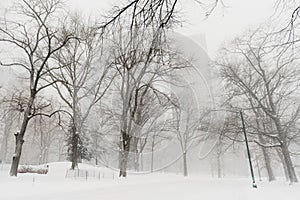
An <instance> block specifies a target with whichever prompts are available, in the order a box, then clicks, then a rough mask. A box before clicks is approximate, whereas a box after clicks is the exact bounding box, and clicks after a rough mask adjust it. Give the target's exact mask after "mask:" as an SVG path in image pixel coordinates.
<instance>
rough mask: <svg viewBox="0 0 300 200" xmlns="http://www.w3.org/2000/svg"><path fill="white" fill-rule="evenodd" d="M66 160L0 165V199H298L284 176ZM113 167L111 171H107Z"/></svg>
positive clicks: (297, 187) (295, 188) (296, 190)
mask: <svg viewBox="0 0 300 200" xmlns="http://www.w3.org/2000/svg"><path fill="white" fill-rule="evenodd" d="M69 167H70V163H51V164H50V168H49V173H48V174H47V175H36V174H19V175H18V177H17V178H11V177H9V176H8V166H2V167H1V166H0V200H14V199H18V200H19V199H22V200H93V199H101V200H141V199H142V200H169V199H170V200H221V199H222V200H247V199H249V200H250V199H253V200H268V199H271V200H299V199H300V184H295V185H289V184H288V183H286V182H284V181H280V180H278V181H275V182H273V183H268V182H266V181H265V182H264V181H262V182H258V189H252V188H251V181H250V180H249V179H245V178H224V179H214V178H208V177H201V176H192V177H189V178H184V177H182V176H180V175H173V174H160V173H157V174H151V175H129V177H128V178H118V177H117V176H116V175H117V172H113V171H111V170H108V169H104V168H96V167H92V166H88V165H80V166H79V167H80V168H81V169H85V170H89V173H91V172H95V174H97V173H98V172H100V174H101V176H98V175H95V177H92V178H91V177H88V179H86V178H85V177H82V178H74V177H73V178H72V177H69V178H66V172H67V169H68V168H69ZM113 173H115V174H114V175H113Z"/></svg>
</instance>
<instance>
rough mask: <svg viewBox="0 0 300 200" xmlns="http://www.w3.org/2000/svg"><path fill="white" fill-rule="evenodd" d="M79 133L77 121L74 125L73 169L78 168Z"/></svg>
mask: <svg viewBox="0 0 300 200" xmlns="http://www.w3.org/2000/svg"><path fill="white" fill-rule="evenodd" d="M78 136H79V135H78V134H77V131H76V125H75V123H74V124H73V126H72V155H71V161H72V165H71V170H74V169H75V168H78Z"/></svg>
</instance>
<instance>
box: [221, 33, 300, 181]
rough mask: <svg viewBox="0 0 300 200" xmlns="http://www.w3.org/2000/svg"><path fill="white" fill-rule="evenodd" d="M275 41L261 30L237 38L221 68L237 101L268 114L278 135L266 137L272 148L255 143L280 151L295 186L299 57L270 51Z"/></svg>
mask: <svg viewBox="0 0 300 200" xmlns="http://www.w3.org/2000/svg"><path fill="white" fill-rule="evenodd" d="M274 40H275V41H276V38H274V37H273V35H272V34H267V33H264V32H263V31H261V30H256V31H254V32H253V33H251V34H250V36H249V37H246V38H245V37H244V38H237V39H236V40H234V42H233V47H232V48H229V49H225V50H224V51H223V53H224V54H222V58H221V59H220V60H219V61H220V62H219V61H218V62H217V65H219V66H220V69H221V73H222V76H223V77H224V79H225V80H226V81H227V83H228V85H227V86H228V89H230V90H231V91H233V93H235V94H236V95H235V97H236V100H238V101H240V102H241V97H243V98H244V99H246V100H247V99H248V100H249V99H250V100H251V103H252V108H256V110H254V111H257V110H259V111H260V112H262V113H264V115H265V116H267V117H268V118H269V119H270V122H271V124H272V125H274V129H275V130H276V132H275V134H274V132H267V133H266V132H265V134H264V137H265V138H267V140H266V141H269V143H271V144H269V145H266V144H262V143H260V142H259V141H255V142H256V143H257V144H259V145H260V146H262V147H266V148H271V147H280V150H281V152H282V155H283V157H284V162H285V165H286V167H287V169H288V177H289V180H290V182H291V183H293V182H297V181H298V180H297V176H296V173H295V169H294V166H293V162H292V159H291V155H290V151H289V144H290V143H291V142H292V141H291V140H290V138H293V134H295V133H293V131H291V127H293V126H294V125H295V123H296V121H297V120H298V114H299V106H298V105H297V104H295V100H296V99H295V96H293V95H295V94H296V91H297V89H298V75H299V73H298V71H297V69H295V68H293V64H295V63H297V60H298V57H296V56H294V54H293V53H291V52H290V51H289V50H288V48H287V47H282V46H277V47H270V46H271V45H269V44H270V43H272V42H273V41H274ZM233 58H234V59H233ZM244 102H245V101H244ZM248 105H249V101H248ZM239 106H240V107H241V106H245V105H239ZM248 107H250V106H248ZM288 116H290V117H288ZM258 133H261V132H260V131H259V132H258ZM261 141H262V140H261Z"/></svg>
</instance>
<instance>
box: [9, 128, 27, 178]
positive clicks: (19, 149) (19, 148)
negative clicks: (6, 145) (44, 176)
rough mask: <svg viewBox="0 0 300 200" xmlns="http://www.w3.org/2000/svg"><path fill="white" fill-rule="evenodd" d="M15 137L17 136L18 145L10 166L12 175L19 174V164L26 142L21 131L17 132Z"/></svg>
mask: <svg viewBox="0 0 300 200" xmlns="http://www.w3.org/2000/svg"><path fill="white" fill-rule="evenodd" d="M15 138H16V147H15V153H14V155H13V161H12V164H11V168H10V175H11V176H17V174H18V166H19V162H20V158H21V153H22V147H23V143H24V139H23V135H21V134H20V133H17V134H15Z"/></svg>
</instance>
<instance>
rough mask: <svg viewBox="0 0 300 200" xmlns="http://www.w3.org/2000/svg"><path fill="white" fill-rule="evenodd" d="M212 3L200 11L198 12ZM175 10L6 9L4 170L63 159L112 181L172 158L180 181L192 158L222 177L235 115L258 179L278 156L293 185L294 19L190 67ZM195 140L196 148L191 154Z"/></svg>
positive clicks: (234, 135) (25, 5) (29, 2)
mask: <svg viewBox="0 0 300 200" xmlns="http://www.w3.org/2000/svg"><path fill="white" fill-rule="evenodd" d="M219 4H220V1H216V2H213V3H212V4H209V5H208V6H206V7H205V8H206V9H207V12H206V13H207V17H208V16H209V15H211V14H212V12H213V10H214V8H216V6H218V5H219ZM200 5H202V4H200ZM221 5H223V2H222V3H221ZM177 6H178V2H177V1H176V0H175V1H171V0H143V1H142V0H135V1H130V2H129V3H128V4H124V5H121V6H117V7H114V8H113V9H112V10H111V12H109V13H108V14H107V16H105V17H102V18H100V19H98V20H95V21H93V20H87V19H84V18H83V17H82V16H81V15H80V14H78V13H71V12H68V11H66V8H65V7H64V4H63V2H61V1H59V0H48V1H43V2H40V1H34V0H23V1H21V2H18V3H16V4H14V6H13V7H11V8H9V9H7V10H6V11H5V15H4V17H2V18H1V21H0V44H1V58H0V64H1V67H2V68H4V69H10V70H11V71H12V72H13V74H14V75H13V77H14V78H15V80H16V81H15V82H14V83H13V84H9V85H3V87H2V88H1V89H0V90H1V109H2V111H3V112H2V124H3V128H2V130H1V133H0V134H1V136H2V137H1V138H2V139H1V155H0V156H1V157H0V159H1V161H2V162H12V163H11V169H10V175H11V176H17V173H18V167H19V164H20V162H21V163H23V164H25V163H26V162H31V163H34V164H37V163H39V164H42V163H47V162H49V161H50V160H51V161H54V160H55V161H62V160H65V159H68V160H69V161H71V164H70V168H71V170H74V169H77V168H78V163H79V162H90V163H94V164H96V165H104V166H107V167H113V168H117V169H118V170H119V176H121V177H126V176H127V175H128V171H131V172H132V171H136V172H154V171H156V170H165V169H166V168H168V167H170V166H171V165H172V163H174V162H176V161H178V160H182V165H181V169H182V171H183V174H184V176H187V175H188V166H189V165H188V160H189V158H190V157H194V158H196V159H197V160H198V161H199V160H203V159H208V160H209V162H210V163H211V166H212V167H211V169H212V171H213V172H214V171H217V174H218V177H222V176H223V175H224V173H225V167H224V165H225V164H224V163H226V162H224V160H225V159H226V158H228V156H227V155H229V157H230V156H234V155H235V154H238V153H239V152H240V151H241V150H240V149H241V148H242V147H243V146H242V145H243V143H244V138H243V134H242V128H241V122H240V119H239V118H238V115H237V114H235V113H236V111H240V110H243V112H244V114H245V121H246V127H247V133H248V134H249V140H250V143H251V146H250V147H251V150H252V151H253V152H252V153H253V155H254V161H255V162H254V163H256V169H257V170H258V173H259V175H261V174H263V173H265V174H266V175H267V176H268V179H269V181H273V180H275V178H276V174H279V173H278V172H275V170H274V169H273V168H274V165H275V164H276V163H280V164H281V165H282V169H283V172H284V175H285V176H286V179H287V180H288V181H290V182H291V183H294V182H298V179H297V173H296V165H297V163H296V161H295V158H296V157H297V156H298V154H297V151H298V150H299V111H300V107H299V103H298V102H299V99H298V96H299V88H298V86H299V75H300V74H299V69H298V67H297V66H298V64H299V61H298V55H297V53H296V52H297V49H298V43H297V42H298V40H297V34H295V33H296V30H297V23H296V22H297V19H296V18H295V17H293V18H292V22H291V23H290V24H289V26H288V27H287V28H285V29H282V30H281V31H274V30H275V29H276V27H274V29H272V30H271V29H267V28H266V27H267V26H261V27H259V28H258V29H255V30H249V31H248V32H246V33H245V34H243V35H242V36H240V37H237V38H236V39H235V40H234V41H232V42H228V43H227V44H225V45H224V47H223V48H222V49H221V50H220V52H219V55H218V56H217V57H216V59H215V61H212V62H211V65H209V66H208V65H207V63H206V66H204V67H208V70H207V74H203V73H202V72H201V70H200V74H199V69H198V68H199V67H200V68H201V67H202V66H195V65H194V64H195V63H197V62H196V61H195V60H197V59H199V57H201V59H206V61H208V57H207V55H205V56H204V57H203V56H200V55H199V56H198V55H196V57H195V55H190V57H187V56H186V55H185V54H184V53H183V52H181V51H180V49H177V48H176V45H174V44H175V43H176V38H175V39H174V38H172V37H170V35H171V34H170V32H171V30H173V29H175V28H176V27H177V26H178V25H180V24H181V21H180V18H179V16H178V13H177ZM295 12H298V11H297V9H296V10H294V13H295ZM181 50H182V49H181ZM203 54H205V52H203ZM204 63H205V62H204ZM201 73H202V74H201ZM218 75H220V76H219V77H218ZM202 79H203V80H202ZM221 81H223V83H224V88H225V91H224V90H223V89H224V88H222V87H220V86H221V85H222V84H220V82H221ZM216 85H217V86H216ZM222 111H225V113H226V115H224V112H223V113H222V114H220V113H218V112H222ZM226 111H230V112H228V113H227V112H226ZM232 111H234V112H232ZM12 135H14V138H13V137H12ZM26 143H27V144H28V145H30V149H29V148H25V149H26V151H25V152H24V150H23V145H24V146H25V147H26ZM12 145H13V149H12ZM200 146H201V147H203V149H204V150H203V149H202V150H203V152H205V153H204V155H202V154H201V155H200V156H198V157H197V154H198V153H197V152H196V153H195V151H199V147H200ZM22 156H25V157H22ZM49 157H51V158H49ZM277 171H278V170H277Z"/></svg>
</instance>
